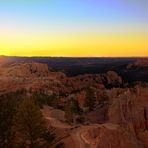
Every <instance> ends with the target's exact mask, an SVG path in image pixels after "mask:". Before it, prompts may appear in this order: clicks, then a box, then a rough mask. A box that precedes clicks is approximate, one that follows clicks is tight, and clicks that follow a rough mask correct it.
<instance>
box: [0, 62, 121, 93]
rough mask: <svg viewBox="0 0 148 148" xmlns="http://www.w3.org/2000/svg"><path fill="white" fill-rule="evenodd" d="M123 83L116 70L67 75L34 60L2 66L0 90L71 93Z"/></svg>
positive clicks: (0, 67) (0, 68)
mask: <svg viewBox="0 0 148 148" xmlns="http://www.w3.org/2000/svg"><path fill="white" fill-rule="evenodd" d="M115 83H116V84H117V83H118V84H119V85H120V84H121V83H122V79H121V77H120V76H118V75H117V74H116V73H115V72H108V73H107V74H100V75H99V74H96V75H95V74H94V75H93V74H85V75H79V76H76V77H67V76H66V75H65V74H64V73H62V72H55V71H52V70H51V69H49V68H48V66H47V65H46V64H42V63H34V62H27V63H26V62H19V63H7V64H4V65H2V66H0V84H1V85H0V92H1V93H5V92H9V91H10V92H11V91H16V90H17V89H23V88H24V89H27V90H30V89H31V90H33V91H39V90H40V89H42V91H43V92H45V93H47V94H52V93H63V94H64V93H71V92H72V91H76V90H81V89H83V88H87V87H91V86H92V87H95V88H101V87H104V84H112V85H114V84H115Z"/></svg>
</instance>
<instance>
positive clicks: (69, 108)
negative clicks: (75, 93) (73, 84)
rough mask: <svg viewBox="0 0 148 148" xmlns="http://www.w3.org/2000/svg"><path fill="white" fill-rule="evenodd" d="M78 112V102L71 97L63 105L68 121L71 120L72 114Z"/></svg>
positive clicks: (77, 113)
mask: <svg viewBox="0 0 148 148" xmlns="http://www.w3.org/2000/svg"><path fill="white" fill-rule="evenodd" d="M79 114H80V107H79V103H78V101H77V100H75V99H73V98H72V99H71V100H69V101H68V102H67V104H66V106H65V116H66V119H67V121H68V122H69V123H71V122H73V119H74V116H75V115H79Z"/></svg>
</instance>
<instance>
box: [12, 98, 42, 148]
mask: <svg viewBox="0 0 148 148" xmlns="http://www.w3.org/2000/svg"><path fill="white" fill-rule="evenodd" d="M13 131H14V132H15V133H19V135H20V137H19V138H21V139H22V141H23V142H25V141H24V140H25V139H26V140H28V141H29V142H30V147H34V146H35V143H36V140H37V139H38V138H39V137H40V136H41V135H42V133H43V131H44V124H43V120H42V116H41V112H40V109H39V107H38V106H37V105H36V104H35V102H34V100H33V99H24V100H23V101H22V102H21V103H20V105H19V107H18V110H17V113H16V116H15V118H14V126H13Z"/></svg>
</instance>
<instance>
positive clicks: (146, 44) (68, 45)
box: [0, 0, 148, 57]
mask: <svg viewBox="0 0 148 148" xmlns="http://www.w3.org/2000/svg"><path fill="white" fill-rule="evenodd" d="M0 55H15V56H16V55H19V56H93V57H96V56H101V57H102V56H107V57H109V56H148V0H1V1H0Z"/></svg>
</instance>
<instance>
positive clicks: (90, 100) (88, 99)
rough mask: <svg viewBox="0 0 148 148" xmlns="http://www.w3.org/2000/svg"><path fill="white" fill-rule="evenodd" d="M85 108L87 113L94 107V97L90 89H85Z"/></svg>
mask: <svg viewBox="0 0 148 148" xmlns="http://www.w3.org/2000/svg"><path fill="white" fill-rule="evenodd" d="M85 107H87V108H88V111H93V109H94V107H95V96H94V92H93V89H91V88H87V89H86V96H85Z"/></svg>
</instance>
